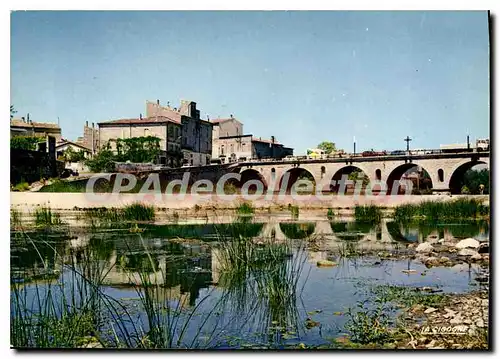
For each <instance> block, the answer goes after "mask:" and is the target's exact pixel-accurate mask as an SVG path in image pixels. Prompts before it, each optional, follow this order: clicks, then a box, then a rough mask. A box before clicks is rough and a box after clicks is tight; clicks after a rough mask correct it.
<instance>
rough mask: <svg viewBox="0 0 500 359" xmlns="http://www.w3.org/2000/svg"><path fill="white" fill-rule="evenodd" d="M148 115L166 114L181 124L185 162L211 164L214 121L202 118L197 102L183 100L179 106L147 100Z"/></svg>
mask: <svg viewBox="0 0 500 359" xmlns="http://www.w3.org/2000/svg"><path fill="white" fill-rule="evenodd" d="M146 116H147V117H148V118H155V117H158V116H165V117H168V118H171V119H173V120H174V121H176V122H178V123H180V124H181V128H182V134H181V138H182V142H181V151H182V156H183V164H184V165H189V166H204V165H208V164H210V159H211V155H212V125H213V124H212V123H211V122H210V121H205V120H202V119H201V118H200V111H199V110H198V109H196V102H193V101H184V100H183V101H181V105H180V107H179V108H171V107H170V105H169V104H167V106H161V105H160V101H159V100H157V101H156V103H155V102H150V101H147V102H146Z"/></svg>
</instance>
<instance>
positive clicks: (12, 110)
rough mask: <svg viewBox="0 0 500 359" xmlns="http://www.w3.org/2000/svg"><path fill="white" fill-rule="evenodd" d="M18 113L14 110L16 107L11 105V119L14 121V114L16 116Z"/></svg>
mask: <svg viewBox="0 0 500 359" xmlns="http://www.w3.org/2000/svg"><path fill="white" fill-rule="evenodd" d="M16 113H17V111H16V109H15V108H14V105H10V119H11V120H12V119H13V118H14V114H16Z"/></svg>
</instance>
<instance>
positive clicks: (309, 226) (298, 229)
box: [279, 222, 316, 239]
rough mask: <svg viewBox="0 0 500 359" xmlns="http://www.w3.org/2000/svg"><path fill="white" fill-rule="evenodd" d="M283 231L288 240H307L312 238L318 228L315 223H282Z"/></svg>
mask: <svg viewBox="0 0 500 359" xmlns="http://www.w3.org/2000/svg"><path fill="white" fill-rule="evenodd" d="M279 226H280V229H281V231H282V232H283V234H284V235H285V236H286V237H287V238H288V239H305V238H308V237H310V236H311V235H312V234H313V233H314V230H315V228H316V225H315V224H314V223H284V222H282V223H280V224H279Z"/></svg>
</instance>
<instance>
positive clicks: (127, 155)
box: [85, 136, 160, 172]
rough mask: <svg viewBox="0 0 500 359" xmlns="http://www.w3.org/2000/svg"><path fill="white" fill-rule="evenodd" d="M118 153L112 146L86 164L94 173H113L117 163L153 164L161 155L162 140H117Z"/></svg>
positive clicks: (149, 137) (149, 138)
mask: <svg viewBox="0 0 500 359" xmlns="http://www.w3.org/2000/svg"><path fill="white" fill-rule="evenodd" d="M115 142H116V153H115V152H113V151H112V150H111V144H110V143H107V144H106V146H105V147H104V148H103V149H101V150H100V151H99V153H98V154H97V155H95V156H94V157H93V158H91V159H88V160H87V161H86V162H85V163H86V165H87V166H88V167H89V168H90V170H91V171H92V172H113V171H114V169H115V162H127V161H130V162H132V163H151V162H156V160H157V158H158V155H159V154H160V139H159V138H158V137H154V136H146V137H132V138H125V139H121V138H119V139H117V140H116V141H115Z"/></svg>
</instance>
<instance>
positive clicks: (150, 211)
mask: <svg viewBox="0 0 500 359" xmlns="http://www.w3.org/2000/svg"><path fill="white" fill-rule="evenodd" d="M123 218H124V220H126V221H154V219H155V208H154V206H147V205H145V204H140V203H134V204H131V205H128V206H125V208H124V209H123Z"/></svg>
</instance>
